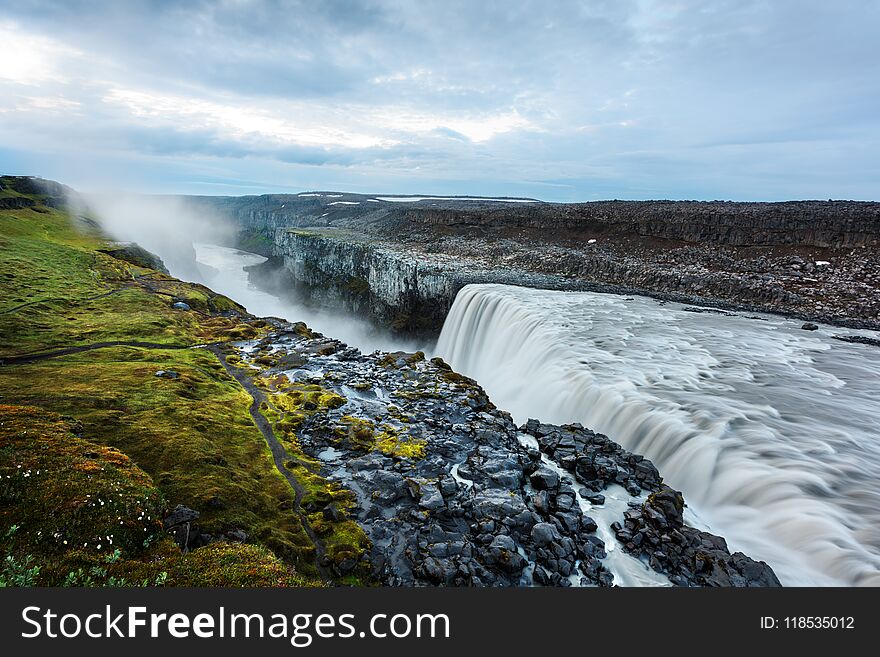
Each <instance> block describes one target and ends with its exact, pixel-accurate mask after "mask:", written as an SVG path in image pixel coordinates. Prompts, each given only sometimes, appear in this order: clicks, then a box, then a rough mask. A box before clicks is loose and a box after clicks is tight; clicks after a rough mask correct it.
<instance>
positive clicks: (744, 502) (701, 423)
mask: <svg viewBox="0 0 880 657" xmlns="http://www.w3.org/2000/svg"><path fill="white" fill-rule="evenodd" d="M693 310H694V309H693V308H692V309H690V311H688V310H686V309H685V308H684V307H683V306H681V305H680V304H673V303H661V302H658V301H656V300H653V299H647V298H642V297H622V296H618V295H610V294H594V293H586V292H554V291H547V290H535V289H529V288H520V287H513V286H506V285H468V286H466V287H465V288H463V289H462V290H461V291H460V292H459V293H458V296H457V297H456V299H455V302H454V304H453V306H452V308H451V310H450V312H449V315H448V317H447V319H446V322H445V324H444V326H443V331H442V333H441V336H440V340H439V343H438V345H437V353H438V354H439V355H441V356H442V357H443V358H444V359H446V360H447V362H449V364H450V365H452V367H453V368H454V369H456V370H457V371H459V372H462V373H464V374H466V375H468V376H471V377H473V378H475V379H476V380H477V381H479V382H480V383H481V384H482V385H483V387H484V388H485V389H486V391H487V392H488V393H489V395H490V397H492V399H493V401H494V402H495V403H496V404H497V405H498V406H500V407H502V408H505V409H506V410H509V411H510V412H511V413H513V415H514V417H515V418H516V419H517V420H518V421H525V420H526V419H527V418H528V417H535V418H539V419H541V420H543V421H547V422H555V423H560V422H575V421H576V422H581V423H583V424H584V425H585V426H588V427H590V428H592V429H594V430H596V431H601V432H602V433H605V434H607V435H609V436H610V437H611V438H613V439H614V440H616V441H618V442H619V443H620V444H622V445H623V446H624V447H626V448H627V449H629V450H632V451H634V452H637V453H640V454H644V455H645V456H647V457H648V458H650V459H651V460H652V461H653V462H654V463H655V464H656V465H657V467H658V469H659V470H660V473H661V475H663V477H664V478H665V480H666V481H667V483H669V484H670V485H671V486H674V487H676V488H678V489H680V490H682V491H683V492H684V494H685V499H686V500H687V501H688V503H689V505H690V506H691V515H690V518H691V520H692V522H693V521H695V519H696V518H699V519H700V521H701V522H702V523H704V524H706V525H708V526H709V527H710V528H711V530H712V531H713V532H714V533H717V534H719V535H721V536H724V537H725V538H726V539H727V540H728V544H729V546H730V548H731V551H734V550H742V551H743V552H745V553H746V554H748V555H749V556H751V557H753V558H757V559H762V560H764V561H767V562H768V563H769V564H770V565H771V566H772V567H773V568H774V570H775V571H776V573H777V575H778V576H779V577H780V579H781V580H782V582H783V583H784V584H788V585H880V482H878V479H877V473H878V472H880V395H877V394H876V389H877V387H878V383H880V351H878V350H877V348H876V347H871V346H868V345H859V344H850V343H845V342H842V341H839V340H834V339H833V338H832V335H834V334H837V333H840V332H841V331H842V330H841V329H833V328H830V327H821V328H820V329H819V330H818V331H813V332H807V331H804V330H801V329H800V328H799V326H800V322H795V321H793V320H786V319H784V318H779V317H771V316H763V317H760V318H755V317H743V316H739V315H736V316H725V315H720V314H717V313H711V312H692V311H693ZM846 332H847V333H853V331H846ZM858 333H861V334H864V335H871V336H874V337H876V336H877V334H876V333H872V332H868V331H860V332H858Z"/></svg>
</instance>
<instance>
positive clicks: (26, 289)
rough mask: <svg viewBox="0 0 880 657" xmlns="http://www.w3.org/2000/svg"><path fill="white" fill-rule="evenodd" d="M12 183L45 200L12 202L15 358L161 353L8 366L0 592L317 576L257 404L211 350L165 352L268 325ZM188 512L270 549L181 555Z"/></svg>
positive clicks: (0, 395)
mask: <svg viewBox="0 0 880 657" xmlns="http://www.w3.org/2000/svg"><path fill="white" fill-rule="evenodd" d="M0 193H2V195H5V196H22V197H26V198H29V199H31V200H33V201H35V203H36V205H34V206H33V207H30V208H24V209H20V208H16V209H0V361H2V359H3V358H9V357H12V356H19V355H24V354H33V353H41V352H45V351H51V350H52V349H57V348H67V347H75V346H88V345H90V344H93V343H96V342H110V341H119V342H141V343H151V344H153V345H154V348H132V347H111V348H104V349H99V350H93V351H86V352H82V353H77V354H71V355H68V356H64V357H60V358H53V359H49V360H42V361H38V362H33V363H30V364H15V365H6V366H3V365H2V364H0V399H2V400H3V402H4V403H5V404H7V405H6V406H2V407H0V472H2V473H3V479H2V480H0V539H2V545H0V548H2V553H3V554H4V555H5V558H4V559H5V560H4V561H3V566H2V569H0V585H7V584H12V585H15V584H26V583H28V582H36V583H38V584H55V585H61V584H65V583H67V584H88V585H142V584H148V585H156V584H161V583H164V584H166V585H188V586H202V585H227V586H237V585H248V586H275V585H303V584H310V583H314V580H313V579H312V578H313V577H314V576H315V574H316V572H315V568H314V563H313V562H314V554H315V548H314V545H313V544H312V543H311V541H310V540H309V538H308V535H307V534H306V532H305V531H304V529H303V527H302V525H301V522H300V520H299V517H298V515H297V514H296V513H295V512H294V511H293V505H294V499H293V492H292V490H291V488H290V486H289V484H288V483H287V481H286V480H285V479H284V477H283V476H282V475H281V474H280V473H279V472H278V471H277V470H276V469H275V466H274V463H273V461H272V458H271V455H270V453H269V451H268V449H267V447H266V444H265V442H264V440H263V437H262V435H261V434H260V432H259V430H258V429H257V428H256V426H255V425H254V423H253V420H252V419H251V417H250V414H249V412H248V407H249V405H250V403H251V398H250V396H249V395H248V394H247V393H246V392H245V391H244V390H242V388H241V387H240V386H239V385H238V384H237V383H236V382H235V381H234V379H232V378H231V377H230V376H229V375H228V374H227V373H226V371H225V370H224V368H223V366H222V365H221V364H220V363H219V361H218V360H217V359H216V357H215V356H214V355H213V354H212V353H210V352H209V351H207V350H205V349H165V348H163V347H165V346H168V347H192V346H197V345H201V344H204V343H209V342H224V341H229V340H240V339H250V338H255V337H259V336H261V335H263V334H264V333H265V331H266V328H267V327H266V324H265V323H264V322H262V321H261V320H255V319H254V318H251V317H249V316H247V315H246V314H244V313H243V309H242V308H241V307H240V306H238V305H237V304H235V303H234V302H233V301H232V300H230V299H228V298H226V297H224V296H222V295H218V294H215V293H214V292H212V291H211V290H209V289H207V288H205V287H203V286H199V285H194V284H189V283H184V282H181V281H177V280H176V279H173V278H171V277H169V276H167V275H165V274H162V273H161V272H157V271H154V270H150V269H146V268H144V267H142V266H139V265H136V264H133V263H130V262H127V261H124V260H120V259H117V258H114V257H113V256H112V255H110V254H107V253H102V252H100V251H99V249H102V248H107V247H108V242H107V241H106V240H105V238H104V236H102V235H101V234H100V233H99V232H98V231H97V230H96V229H95V227H94V224H93V223H91V222H89V221H87V220H80V219H77V218H74V217H71V216H70V215H69V214H68V213H67V212H65V211H62V210H58V209H54V208H50V207H46V206H44V205H42V204H41V203H40V201H41V198H40V196H39V195H33V194H30V195H28V194H22V193H20V192H18V191H16V190H15V185H14V181H12V183H10V182H9V179H6V178H4V179H3V180H2V189H0ZM176 301H184V302H185V303H187V304H188V305H189V306H190V308H191V309H190V310H177V309H174V308H173V307H172V304H173V303H174V302H176ZM159 370H165V371H166V372H167V371H171V372H173V373H174V374H175V376H171V377H165V376H156V373H157V372H158V371H159ZM312 392H314V391H311V390H304V391H302V393H303V402H302V406H303V407H305V406H306V402H307V401H308V402H310V403H312V402H315V398H314V395H311V393H312ZM324 393H326V391H324ZM324 393H321V394H324ZM337 397H338V396H337ZM340 399H341V398H340ZM317 401H318V402H320V403H322V404H324V405H325V406H327V405H330V404H333V403H336V402H335V401H333V400H332V399H328V398H322V397H321V395H320V394H319V395H318V399H317ZM343 402H344V400H343ZM23 406H30V407H38V409H36V408H30V409H25V410H22V408H21V407H23ZM54 414H63V415H65V416H72V417H74V418H76V421H75V422H73V423H72V424H71V423H70V422H68V421H66V420H65V421H62V420H61V419H60V417H59V416H58V415H54ZM80 432H82V434H83V436H84V438H79V437H78V436H77V435H74V434H75V433H77V434H78V433H80ZM19 466H21V468H19ZM19 470H21V471H22V472H29V473H30V474H28V476H26V477H25V476H24V475H23V474H18V471H19ZM176 504H184V505H186V506H189V507H191V508H193V509H196V510H197V511H199V513H200V514H201V517H200V519H199V521H198V525H199V529H200V530H201V531H202V532H208V533H211V534H214V535H218V534H222V533H225V532H227V531H231V530H234V529H242V530H244V531H245V532H246V533H247V535H248V537H249V538H248V541H250V542H252V543H254V544H253V545H239V544H212V545H211V546H209V547H206V548H200V549H198V550H195V551H193V552H190V553H189V554H186V555H182V554H181V553H180V550H178V549H177V547H176V546H175V545H174V543H173V542H172V541H171V539H170V538H169V537H168V535H167V534H165V533H164V532H163V531H161V526H160V523H159V519H160V518H161V516H162V514H163V512H164V510H165V509H166V508H168V507H169V506H174V505H176ZM120 523H121V524H120ZM111 539H112V543H111V542H110V541H111ZM65 541H66V543H65ZM99 546H100V547H99ZM117 548H118V549H119V551H120V553H119V555H118V556H117V557H112V560H111V561H108V559H110V558H111V556H112V555H113V554H115V550H116V549H117ZM293 567H295V568H296V570H297V571H298V572H299V573H300V574H297V573H296V572H294V570H293Z"/></svg>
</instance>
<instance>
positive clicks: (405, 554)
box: [234, 326, 778, 586]
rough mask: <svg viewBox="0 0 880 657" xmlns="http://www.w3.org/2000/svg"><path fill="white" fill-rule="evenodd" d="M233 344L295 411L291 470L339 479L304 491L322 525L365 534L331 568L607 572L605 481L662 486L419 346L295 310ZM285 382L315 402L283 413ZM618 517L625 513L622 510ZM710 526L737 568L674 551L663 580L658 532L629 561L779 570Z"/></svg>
mask: <svg viewBox="0 0 880 657" xmlns="http://www.w3.org/2000/svg"><path fill="white" fill-rule="evenodd" d="M234 349H235V354H236V358H235V359H234V360H235V361H236V362H238V363H239V366H240V367H242V368H245V369H246V370H247V371H255V370H258V371H259V373H258V374H257V375H256V376H257V377H258V380H259V381H263V382H269V383H268V384H259V383H258V385H263V386H264V387H265V388H266V389H267V390H269V391H270V394H269V396H268V397H267V402H268V404H269V407H268V408H269V409H272V408H277V409H278V412H281V413H282V415H281V416H280V417H279V418H278V420H277V423H276V427H277V430H279V431H283V427H284V426H285V425H295V426H296V433H295V442H291V443H287V442H286V441H285V444H286V445H288V449H289V450H290V454H291V458H292V460H291V461H290V462H289V467H290V468H292V470H291V471H292V472H294V473H295V474H297V476H298V477H299V478H301V480H302V481H304V482H307V481H310V478H311V477H314V476H317V475H320V476H321V477H325V478H327V479H328V480H330V481H332V482H335V483H337V484H338V485H339V486H341V487H343V489H344V490H346V491H348V493H349V495H350V497H347V498H346V497H344V496H343V495H342V494H340V493H338V492H337V493H334V492H332V491H329V492H327V493H326V494H322V495H317V494H314V493H311V494H308V495H307V497H306V498H304V501H303V505H304V509H305V512H306V513H308V514H309V515H308V517H309V518H310V519H315V520H313V526H315V527H318V529H317V530H316V531H317V532H318V536H319V537H320V536H321V532H320V526H321V525H322V522H323V521H322V519H323V520H327V521H330V520H333V521H335V522H339V521H341V520H345V519H346V518H351V519H352V520H354V521H356V522H357V524H358V525H359V526H360V527H361V528H362V529H363V531H364V532H365V533H366V536H367V537H368V539H369V546H368V549H367V550H366V551H365V552H364V554H363V555H361V556H360V557H359V556H357V555H355V554H352V553H351V552H343V553H341V554H340V555H339V556H338V557H337V558H335V559H330V558H328V559H327V561H326V563H325V566H326V567H327V568H328V569H330V570H331V571H332V572H333V573H335V574H336V575H338V576H344V575H346V574H347V573H352V572H358V571H359V564H360V566H363V565H364V564H368V567H369V572H370V573H371V577H373V578H375V579H377V580H378V581H380V582H382V583H383V584H386V585H402V586H426V585H435V586H436V585H446V586H523V585H548V586H581V585H598V586H611V585H613V584H614V583H616V582H618V579H619V577H620V576H621V574H622V573H620V572H617V569H618V568H620V564H619V562H617V564H616V565H612V564H611V563H610V562H609V561H608V547H609V544H608V543H607V542H606V539H603V538H601V537H600V532H599V529H600V527H601V528H602V535H603V536H609V535H610V533H611V529H610V525H609V524H608V520H607V517H606V516H607V504H608V503H607V502H606V499H605V497H606V496H622V498H621V499H622V500H623V502H622V503H623V504H624V507H626V504H627V503H629V504H630V507H626V508H632V509H635V508H641V507H642V505H643V504H644V503H645V502H644V500H645V496H650V495H652V494H653V495H655V496H656V495H660V494H662V493H663V491H665V490H666V489H665V487H664V486H663V484H662V479H661V478H660V475H659V473H658V472H657V470H656V468H655V467H654V466H653V465H652V464H651V463H650V462H649V461H647V460H646V459H644V458H642V457H640V456H638V455H635V454H632V453H630V452H627V451H626V450H624V449H623V448H622V447H620V446H619V445H617V444H616V443H614V442H613V441H612V440H611V439H609V438H608V437H606V436H604V435H601V434H597V433H594V432H592V431H589V430H587V429H585V428H583V427H582V426H580V425H567V426H555V425H548V424H541V423H539V422H537V421H534V420H532V421H529V422H528V423H527V424H526V425H524V426H522V427H517V426H516V425H515V424H514V422H513V421H512V419H511V417H510V415H509V414H507V413H506V412H504V411H501V410H499V409H497V408H495V407H494V406H493V405H492V403H491V402H490V401H489V399H488V398H487V396H486V394H485V392H484V391H483V390H482V389H481V388H480V387H479V385H477V383H476V382H475V381H473V380H471V379H468V378H467V377H464V376H461V375H459V374H457V373H455V372H453V371H452V370H451V369H450V368H449V366H448V365H446V364H445V363H444V362H443V361H442V360H439V359H433V360H430V361H429V360H426V359H425V358H424V356H423V355H422V354H421V353H415V354H406V353H402V352H398V353H391V354H382V353H375V354H371V355H364V354H362V353H360V352H359V351H358V350H356V349H352V348H349V347H346V346H345V345H343V344H341V343H339V342H337V341H335V340H331V339H328V338H325V337H323V336H321V335H318V334H314V333H311V332H310V331H308V330H307V329H305V328H304V327H303V326H288V327H287V329H285V330H282V331H278V332H274V333H272V334H270V335H269V336H267V337H266V338H263V339H262V340H260V341H259V342H255V341H250V342H244V343H237V344H236V345H234ZM272 382H277V383H278V385H279V386H280V387H279V388H278V392H275V393H272V385H274V384H272ZM284 390H288V391H289V390H311V391H312V392H311V394H312V395H313V396H314V397H313V398H314V399H316V400H318V399H324V400H327V402H328V403H323V402H320V401H317V402H316V403H313V404H311V406H308V405H305V406H301V407H297V408H301V409H302V411H300V412H298V414H297V415H296V418H295V420H294V418H293V417H291V416H290V415H289V413H288V415H284V413H283V409H284V408H291V407H290V405H289V403H288V402H285V397H284V395H290V394H299V393H290V392H286V393H285V392H284ZM330 401H332V403H329V402H330ZM309 463H314V464H317V468H315V466H309V465H308V464H309ZM648 499H649V500H651V499H652V498H651V497H648ZM658 499H659V498H658ZM588 500H591V501H588ZM617 520H619V522H624V521H625V518H624V517H623V514H622V513H621V515H620V517H619V518H617ZM679 531H681V532H691V531H696V530H692V529H690V528H688V527H686V526H684V525H682V526H680V527H679ZM706 536H709V535H706ZM711 539H712V540H714V543H713V545H714V546H715V551H714V552H713V553H712V555H713V559H714V563H717V564H718V568H720V569H726V570H725V572H736V573H738V575H737V577H730V578H728V580H726V581H722V580H721V579H719V578H712V577H707V576H706V575H705V573H704V572H703V571H697V570H695V569H687V568H684V567H682V568H679V569H678V570H676V571H675V572H674V574H675V576H676V578H675V579H674V580H672V581H671V582H670V581H669V580H666V579H665V577H664V575H665V573H666V572H667V571H668V572H670V573H671V572H672V571H671V570H669V568H668V567H667V566H666V561H664V557H663V551H664V550H665V549H666V542H664V540H662V539H658V540H657V541H656V542H651V541H647V542H646V543H645V544H644V552H645V562H644V563H643V562H640V561H638V560H636V559H631V561H630V562H629V563H628V565H627V567H628V568H632V569H634V570H635V571H637V572H639V573H641V574H642V576H644V577H646V578H649V579H650V581H654V582H655V583H666V584H667V585H668V584H669V583H674V584H678V585H682V586H702V585H714V584H721V585H728V586H746V585H754V586H759V585H765V586H772V585H778V581H776V580H775V577H773V575H772V570H770V568H769V567H768V566H767V565H766V564H763V563H759V562H755V561H752V560H751V559H748V558H747V557H743V556H742V555H730V554H729V553H728V552H726V550H725V549H723V548H722V547H721V546H723V539H720V538H717V537H711ZM608 540H612V541H614V540H615V539H613V538H611V539H608ZM707 540H708V539H707ZM667 551H668V550H667ZM651 558H653V563H656V564H658V568H657V569H655V570H654V571H651V569H650V568H649V566H648V565H646V564H648V563H652V562H651V561H650V559H651ZM684 560H685V558H684V557H683V558H682V559H681V560H680V561H682V562H684ZM662 568H666V570H663V569H662ZM651 578H653V579H651Z"/></svg>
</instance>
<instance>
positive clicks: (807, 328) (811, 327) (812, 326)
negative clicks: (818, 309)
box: [801, 322, 819, 331]
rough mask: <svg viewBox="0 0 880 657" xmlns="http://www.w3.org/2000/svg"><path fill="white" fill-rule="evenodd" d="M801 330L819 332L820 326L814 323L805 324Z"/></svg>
mask: <svg viewBox="0 0 880 657" xmlns="http://www.w3.org/2000/svg"><path fill="white" fill-rule="evenodd" d="M801 328H802V329H803V330H805V331H817V330H818V329H819V326H818V325H816V324H813V322H804V323H803V324H802V325H801Z"/></svg>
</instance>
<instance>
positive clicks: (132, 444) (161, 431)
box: [0, 348, 312, 568]
mask: <svg viewBox="0 0 880 657" xmlns="http://www.w3.org/2000/svg"><path fill="white" fill-rule="evenodd" d="M160 369H164V370H174V371H176V372H178V373H179V375H180V376H179V378H177V379H165V378H160V377H156V376H154V374H155V372H156V371H157V370H160ZM0 397H2V398H4V399H6V400H11V401H14V402H15V403H20V404H32V405H39V406H42V407H45V408H48V409H52V410H54V411H56V412H59V413H63V414H66V415H72V416H76V417H77V418H78V419H79V420H81V421H82V424H83V426H84V428H85V430H86V431H87V433H88V434H89V435H90V436H91V437H92V439H93V440H95V441H96V442H98V443H101V444H104V445H108V446H113V447H115V448H117V449H119V450H121V451H122V452H124V453H126V454H127V455H129V456H130V457H131V458H132V459H134V461H135V462H136V463H137V464H138V465H139V466H140V467H141V468H142V469H143V470H145V471H146V472H148V473H149V474H151V475H152V476H153V478H154V481H155V484H156V486H157V488H159V490H160V491H161V492H162V493H163V495H164V496H165V498H166V499H167V500H169V502H170V503H174V504H177V503H181V504H185V505H187V506H190V507H192V508H194V509H196V510H197V511H199V512H200V513H201V514H202V517H201V519H200V525H201V526H202V527H203V529H204V530H205V531H208V532H210V533H222V532H224V531H227V530H230V529H234V528H242V529H244V530H245V531H247V532H248V533H249V534H250V535H251V536H255V537H257V538H258V539H259V540H260V541H261V542H263V544H264V545H266V546H268V547H269V548H271V549H272V550H273V551H275V552H276V553H277V554H279V555H280V556H282V557H284V558H286V559H288V560H290V561H291V562H292V563H301V564H304V566H303V567H304V568H307V565H305V564H306V563H307V559H306V558H305V556H304V555H306V554H309V553H310V552H311V549H312V546H311V542H310V541H309V539H308V536H307V535H306V534H305V532H304V531H303V529H302V527H301V525H300V523H299V520H298V519H297V517H296V515H295V514H293V513H291V512H290V511H289V510H285V508H288V509H289V508H290V505H291V503H292V493H291V491H290V488H289V485H288V484H287V482H286V480H284V478H283V477H282V476H281V475H280V474H279V473H278V472H277V471H276V470H275V467H274V464H273V462H272V459H271V455H270V454H269V452H268V449H267V448H266V445H265V442H264V440H263V437H262V435H261V434H260V433H259V431H258V430H257V429H256V427H255V426H254V424H253V421H252V420H251V418H250V415H249V413H248V410H247V409H248V406H249V405H250V402H251V399H250V397H249V396H248V395H247V394H246V393H245V392H244V391H243V390H242V389H241V388H240V387H239V386H238V385H237V384H236V383H235V382H234V380H232V379H231V377H229V376H228V375H227V374H226V372H225V371H224V370H223V369H222V366H221V365H220V363H219V362H218V361H217V360H216V358H214V356H213V354H211V353H210V352H207V351H201V350H182V351H158V350H142V349H132V348H114V349H106V350H100V351H93V352H88V353H84V354H77V355H72V356H66V357H64V358H59V359H54V360H51V361H45V362H41V363H34V364H31V365H20V366H16V367H8V368H3V369H0Z"/></svg>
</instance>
